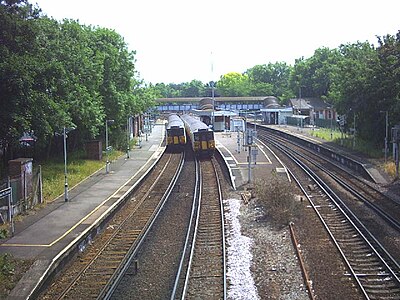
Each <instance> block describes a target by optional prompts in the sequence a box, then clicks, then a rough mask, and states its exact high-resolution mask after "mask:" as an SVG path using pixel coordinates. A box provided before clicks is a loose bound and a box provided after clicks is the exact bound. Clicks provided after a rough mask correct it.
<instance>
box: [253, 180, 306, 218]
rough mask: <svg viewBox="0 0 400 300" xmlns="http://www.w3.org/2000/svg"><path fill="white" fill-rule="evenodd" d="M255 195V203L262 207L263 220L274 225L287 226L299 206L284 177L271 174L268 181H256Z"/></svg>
mask: <svg viewBox="0 0 400 300" xmlns="http://www.w3.org/2000/svg"><path fill="white" fill-rule="evenodd" d="M255 193H256V195H255V203H256V205H258V206H261V207H262V209H263V212H264V219H266V220H268V221H271V222H273V223H275V224H276V225H287V224H288V223H289V222H290V221H292V220H293V218H294V217H295V216H296V212H297V211H298V207H299V204H298V203H297V202H296V201H295V195H294V192H293V186H292V184H291V183H289V182H288V181H287V178H286V177H285V178H283V177H280V176H278V175H277V174H272V176H271V178H270V179H268V180H266V179H262V180H258V181H257V182H256V183H255Z"/></svg>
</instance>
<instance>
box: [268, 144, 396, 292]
mask: <svg viewBox="0 0 400 300" xmlns="http://www.w3.org/2000/svg"><path fill="white" fill-rule="evenodd" d="M271 143H273V144H274V146H275V147H277V148H278V149H280V150H281V151H282V152H284V153H285V154H286V155H287V156H288V157H289V158H290V159H291V160H293V161H294V162H295V163H296V164H297V165H298V166H299V167H300V168H301V169H302V170H303V171H304V172H305V173H306V174H307V175H308V176H309V177H310V178H312V179H313V181H314V182H315V183H316V184H317V185H318V186H319V188H320V189H321V190H322V191H324V193H325V194H326V195H327V196H328V198H329V199H330V200H331V201H332V202H333V203H335V205H336V207H337V208H338V209H339V210H340V212H341V213H342V215H343V216H344V217H345V218H346V219H347V221H348V222H349V224H351V225H352V226H353V228H354V229H355V230H356V231H357V233H358V234H359V236H360V237H362V238H363V240H364V241H365V243H366V244H367V245H368V247H369V248H370V249H371V250H372V251H373V252H374V254H375V255H376V257H377V258H379V260H380V261H381V263H382V264H383V265H384V266H385V268H386V269H387V270H388V271H389V273H390V274H391V276H392V277H393V278H394V280H395V282H396V283H397V285H398V286H400V279H399V277H398V275H397V274H396V272H395V271H394V270H393V269H392V267H390V266H389V265H388V263H387V262H386V260H385V259H384V258H383V257H382V256H381V255H380V253H379V251H378V250H377V249H376V248H375V247H374V246H373V245H372V244H371V243H370V241H369V240H368V238H366V236H365V235H364V234H363V233H362V232H361V231H360V229H359V228H358V226H356V224H355V223H354V222H353V220H352V218H353V219H354V220H355V221H356V222H357V223H358V224H359V226H360V227H362V228H363V230H365V231H366V232H367V233H368V234H369V236H370V238H372V239H373V241H374V242H375V243H376V244H377V245H378V246H379V247H380V248H381V251H383V252H384V254H385V255H387V256H388V259H389V260H390V263H392V264H394V265H395V266H396V267H398V264H397V262H396V261H395V260H394V259H393V258H392V257H391V256H390V254H389V253H388V252H387V251H386V250H385V249H384V247H383V246H382V245H381V244H380V243H379V241H377V240H376V238H375V237H374V236H373V235H372V234H371V233H370V232H369V231H368V230H367V228H366V227H365V226H364V225H363V224H362V222H361V221H360V220H359V219H358V218H357V217H356V216H355V215H354V214H353V213H352V212H351V210H350V209H349V208H348V207H347V206H346V205H345V204H344V203H343V201H342V200H341V199H340V197H339V196H337V195H336V194H335V192H334V191H333V190H331V189H330V188H329V187H328V186H327V185H326V184H325V183H324V182H323V180H321V179H320V178H319V177H318V176H317V175H316V174H315V173H314V172H312V170H311V169H309V168H308V167H307V166H306V165H305V164H304V163H303V162H301V161H300V160H299V159H297V158H296V157H294V156H293V153H292V152H288V151H286V149H285V148H284V147H282V146H281V145H279V144H277V143H275V142H273V141H271ZM288 171H289V173H290V174H291V176H292V177H293V178H294V179H295V181H296V182H297V184H298V185H299V187H300V188H301V190H302V191H303V193H304V194H305V196H306V197H307V199H308V200H309V202H310V203H311V205H312V207H313V209H314V211H315V212H316V213H317V215H318V217H319V218H320V220H321V222H322V223H323V225H324V227H325V228H326V230H327V232H328V234H329V235H330V237H331V240H332V241H333V243H334V244H335V246H336V248H337V249H338V251H339V253H340V254H341V256H342V258H343V260H344V261H345V263H346V265H347V266H348V268H349V270H350V272H351V274H352V276H353V278H354V279H355V280H356V282H357V284H358V285H359V287H360V290H361V291H362V292H363V294H364V296H365V297H366V298H367V299H370V298H369V295H368V292H367V291H366V290H365V288H364V285H363V283H362V282H361V281H360V274H357V273H356V272H355V270H354V269H353V266H352V264H351V263H350V261H349V260H348V259H347V256H346V255H345V253H344V252H343V250H342V248H341V247H340V245H339V242H338V241H337V240H336V238H335V236H334V234H333V232H332V231H331V230H330V229H329V225H328V224H327V223H326V221H325V219H324V217H323V216H322V215H321V213H320V212H319V210H318V208H317V206H316V205H314V202H313V200H312V199H311V198H310V197H309V195H308V193H307V191H306V190H305V188H304V187H303V186H302V185H301V183H300V181H299V180H298V179H297V178H296V176H295V175H294V174H293V172H292V171H291V170H290V169H288ZM336 200H337V201H339V202H340V203H341V204H342V205H343V206H344V207H345V209H346V211H347V212H348V213H350V215H351V216H352V218H350V217H349V216H348V214H347V213H346V212H345V211H344V209H343V208H342V207H341V205H339V204H338V203H337V202H336ZM361 277H362V276H361Z"/></svg>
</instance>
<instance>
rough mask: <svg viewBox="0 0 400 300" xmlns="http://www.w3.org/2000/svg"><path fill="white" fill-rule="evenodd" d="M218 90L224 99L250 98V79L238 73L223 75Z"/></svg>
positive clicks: (218, 83)
mask: <svg viewBox="0 0 400 300" xmlns="http://www.w3.org/2000/svg"><path fill="white" fill-rule="evenodd" d="M217 90H218V92H219V93H220V95H221V96H224V97H237V96H249V77H248V76H247V75H246V74H240V73H236V72H231V73H227V74H225V75H222V76H221V78H220V80H219V81H218V82H217Z"/></svg>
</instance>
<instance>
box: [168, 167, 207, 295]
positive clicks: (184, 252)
mask: <svg viewBox="0 0 400 300" xmlns="http://www.w3.org/2000/svg"><path fill="white" fill-rule="evenodd" d="M195 168H196V175H195V176H196V182H195V186H194V192H193V204H192V211H191V214H190V220H189V224H188V230H187V232H186V238H185V244H184V246H183V249H182V257H181V260H180V262H179V267H178V270H177V273H176V276H175V282H174V287H173V289H172V293H171V297H170V299H171V300H175V299H176V297H177V293H178V287H179V283H180V278H181V276H182V272H183V268H184V264H185V258H186V256H187V252H188V249H190V247H191V246H190V244H189V243H190V236H191V234H192V229H193V220H194V215H195V213H196V211H197V209H198V199H199V195H198V194H199V192H200V193H201V191H200V188H199V186H200V184H201V176H200V175H201V174H200V171H199V170H200V165H199V161H198V159H196V160H195Z"/></svg>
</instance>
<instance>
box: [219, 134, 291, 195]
mask: <svg viewBox="0 0 400 300" xmlns="http://www.w3.org/2000/svg"><path fill="white" fill-rule="evenodd" d="M215 140H216V148H217V149H218V151H219V152H220V153H221V154H222V157H223V159H224V160H225V162H226V164H227V165H228V166H229V169H230V172H231V177H232V179H233V180H232V181H233V184H234V188H235V189H242V188H243V186H245V185H249V184H250V185H251V184H253V183H254V182H256V181H258V180H263V179H266V178H268V176H270V175H271V174H272V173H276V174H280V175H282V176H286V177H288V176H289V175H288V173H287V170H286V168H285V166H284V165H283V164H282V162H281V161H280V159H279V158H278V157H277V156H276V155H275V153H274V152H272V150H271V149H269V147H268V146H266V145H264V144H263V143H261V142H259V141H256V143H255V146H254V147H251V148H252V149H251V150H250V147H248V146H246V145H245V141H244V137H243V133H242V132H216V133H215ZM249 151H252V152H253V153H254V151H256V153H257V155H256V156H254V155H251V162H250V165H249V161H248V156H249V155H248V153H249Z"/></svg>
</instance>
